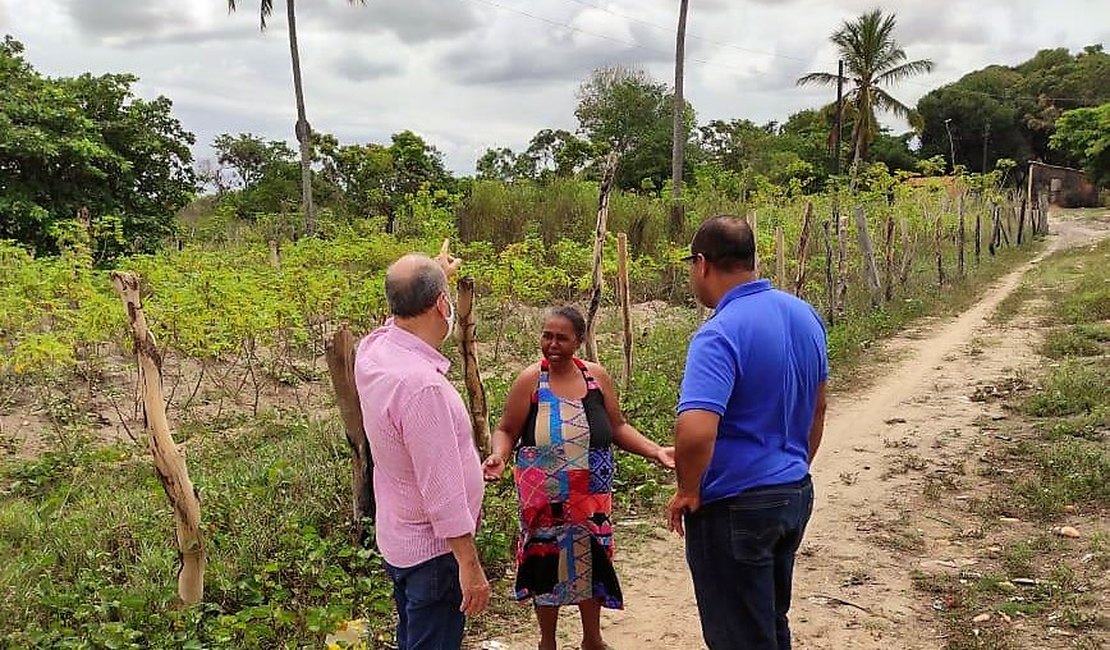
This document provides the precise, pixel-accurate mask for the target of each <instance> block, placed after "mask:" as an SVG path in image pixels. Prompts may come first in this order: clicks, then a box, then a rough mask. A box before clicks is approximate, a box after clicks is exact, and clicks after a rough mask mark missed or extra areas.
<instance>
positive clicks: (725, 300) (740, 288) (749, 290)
mask: <svg viewBox="0 0 1110 650" xmlns="http://www.w3.org/2000/svg"><path fill="white" fill-rule="evenodd" d="M770 290H771V281H770V280H767V279H765V278H761V279H758V280H752V281H750V282H745V283H743V284H738V285H736V286H735V287H733V288H731V289H729V290H728V293H726V294H725V295H724V296H723V297H722V298H721V301H720V302H718V303H717V309H716V310H715V311H714V312H713V313H714V315H716V314H719V313H721V310H722V309H724V308H725V305H727V304H729V303H730V302H732V301H733V300H737V299H739V298H743V297H744V296H751V295H754V294H757V293H762V292H764V291H770Z"/></svg>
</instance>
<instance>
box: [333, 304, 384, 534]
mask: <svg viewBox="0 0 1110 650" xmlns="http://www.w3.org/2000/svg"><path fill="white" fill-rule="evenodd" d="M324 357H325V358H326V359H327V362H328V374H329V375H331V385H332V388H333V389H334V390H335V403H336V405H337V406H338V407H339V415H340V417H341V418H342V420H343V431H344V433H346V434H347V446H348V447H350V449H351V506H352V507H351V515H352V518H353V520H354V522H353V523H354V526H353V528H352V530H351V535H352V538H353V541H354V542H355V543H356V544H358V545H359V546H366V545H367V542H371V543H372V542H373V540H372V537H371V535H370V532H371V528H372V527H373V525H374V521H375V518H376V516H377V504H376V503H375V502H374V459H373V457H372V456H371V455H370V443H369V441H368V440H367V439H366V430H365V429H364V428H363V426H362V422H363V420H362V406H361V403H360V402H359V399H358V390H357V389H356V388H355V337H354V336H353V335H352V334H351V328H350V327H349V326H348V325H347V323H342V324H340V326H339V329H338V330H336V332H335V334H334V335H332V337H331V340H330V341H328V342H327V346H326V347H325V349H324ZM367 524H368V525H367Z"/></svg>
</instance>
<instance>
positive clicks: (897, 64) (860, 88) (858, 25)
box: [798, 9, 933, 165]
mask: <svg viewBox="0 0 1110 650" xmlns="http://www.w3.org/2000/svg"><path fill="white" fill-rule="evenodd" d="M895 23H896V20H895V16H894V14H884V13H883V12H882V10H881V9H876V10H874V11H871V12H869V13H866V14H863V15H862V16H860V17H859V18H857V19H855V20H854V21H844V23H843V24H842V25H841V26H840V29H838V30H837V31H836V32H834V33H833V35H832V36H831V37H830V38H829V40H830V41H832V42H833V44H834V45H836V47H837V50H839V52H840V57H841V59H842V60H843V61H844V64H845V71H846V75H845V76H846V77H847V80H848V81H850V82H851V83H852V85H853V86H854V87H853V88H852V89H851V90H850V91H849V93H848V95H847V97H846V100H847V101H848V102H849V103H850V104H851V110H852V112H853V113H854V114H855V116H856V120H855V125H854V126H853V127H852V149H853V155H852V161H853V165H856V164H858V163H859V162H860V161H862V160H863V159H864V158H865V157H866V156H867V149H868V147H869V146H870V145H871V141H872V140H873V139H874V138H875V136H876V135H877V134H878V132H879V123H878V120H877V119H876V118H875V111H876V109H878V110H881V111H886V112H888V113H893V114H894V115H897V116H898V117H902V118H905V119H906V120H907V121H908V122H910V124H911V125H914V126H916V125H917V124H918V123H919V121H920V120H919V118H918V116H917V113H916V112H915V111H914V110H913V109H912V108H910V107H909V106H906V105H905V104H903V103H902V102H900V101H898V100H897V99H895V98H894V97H892V96H891V95H890V94H889V93H888V92H887V91H886V90H884V89H883V88H882V87H883V86H888V87H889V86H891V85H893V84H895V83H897V82H899V81H902V80H903V79H906V78H908V77H913V76H915V75H919V74H924V73H926V72H931V71H932V69H933V62H932V61H931V60H929V59H919V60H917V61H907V60H906V52H905V50H903V49H902V48H901V47H899V46H898V42H897V41H895V40H894V26H895ZM837 81H838V78H837V75H835V74H829V73H827V72H811V73H809V74H807V75H805V76H804V77H802V78H800V79H798V85H799V86H805V85H810V84H814V85H824V86H836V84H837Z"/></svg>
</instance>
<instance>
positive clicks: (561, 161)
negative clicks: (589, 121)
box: [522, 129, 594, 182]
mask: <svg viewBox="0 0 1110 650" xmlns="http://www.w3.org/2000/svg"><path fill="white" fill-rule="evenodd" d="M593 157H594V149H593V146H591V145H590V143H589V142H587V141H586V140H583V139H582V138H579V137H578V136H576V135H574V134H573V133H571V132H570V131H566V130H563V129H541V130H539V131H538V132H536V135H534V136H532V140H531V141H530V142H529V143H528V149H527V150H525V152H524V154H523V156H522V158H523V160H522V163H523V164H524V165H525V166H526V168H527V170H528V173H529V174H530V176H531V177H532V178H535V179H537V180H539V181H544V182H546V181H548V180H550V179H551V178H570V177H572V176H574V175H575V174H577V173H578V172H580V171H582V169H583V168H585V167H586V165H587V164H589V162H590V159H591V158H593Z"/></svg>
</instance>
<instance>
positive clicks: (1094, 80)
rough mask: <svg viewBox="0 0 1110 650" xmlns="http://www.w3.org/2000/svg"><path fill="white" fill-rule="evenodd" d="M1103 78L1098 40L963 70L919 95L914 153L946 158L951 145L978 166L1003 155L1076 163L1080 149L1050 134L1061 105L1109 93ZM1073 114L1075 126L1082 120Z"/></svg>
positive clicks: (1106, 70)
mask: <svg viewBox="0 0 1110 650" xmlns="http://www.w3.org/2000/svg"><path fill="white" fill-rule="evenodd" d="M1107 78H1110V54H1107V53H1106V52H1104V51H1103V49H1102V45H1090V46H1088V47H1086V48H1084V49H1083V50H1082V51H1081V52H1078V53H1076V54H1072V53H1070V52H1068V50H1067V49H1066V48H1058V49H1046V50H1041V51H1039V52H1037V53H1036V55H1034V56H1033V57H1032V58H1031V59H1029V60H1028V61H1026V62H1024V63H1021V64H1019V65H1016V66H1013V67H1010V66H1002V65H990V66H987V67H986V68H983V69H982V70H976V71H975V72H971V73H968V74H966V75H964V76H963V77H962V78H960V80H959V81H956V82H955V83H951V84H948V85H946V86H943V87H941V88H938V89H936V90H934V91H932V92H930V93H928V94H927V95H925V96H924V97H922V98H921V99H920V100H919V101H918V103H917V110H918V112H919V113H920V114H921V118H922V121H923V124H922V130H921V152H920V155H921V157H922V158H928V157H930V156H943V157H944V158H945V159H948V158H949V157H950V156H951V155H952V149H955V156H956V164H957V165H961V166H962V167H963V168H965V169H970V170H978V171H982V170H983V169H984V168H986V169H990V168H992V167H994V165H995V162H996V161H997V160H999V159H1002V158H1010V159H1013V160H1017V161H1024V160H1043V161H1046V162H1050V163H1055V164H1063V165H1070V166H1080V165H1081V164H1082V161H1083V160H1085V157H1084V156H1082V155H1078V154H1079V151H1078V150H1076V149H1073V148H1072V145H1070V144H1069V145H1067V146H1066V147H1063V148H1062V149H1060V150H1057V149H1054V148H1052V147H1050V145H1049V140H1050V137H1051V136H1052V135H1053V132H1054V130H1055V127H1056V124H1057V121H1058V119H1059V118H1060V116H1061V113H1065V111H1070V110H1072V109H1078V108H1084V107H1093V106H1099V105H1100V104H1105V103H1106V102H1107V101H1108V100H1110V97H1108V96H1107V85H1106V79H1107ZM1065 114H1066V113H1065ZM945 120H951V121H950V122H948V123H947V124H946V122H945ZM1073 120H1074V121H1075V122H1077V124H1076V126H1079V124H1078V122H1082V123H1086V122H1087V120H1086V119H1083V118H1081V119H1078V120H1077V119H1075V118H1071V119H1069V121H1073ZM1104 131H1105V129H1104ZM949 134H951V140H949ZM1083 140H1084V142H1085V141H1086V139H1085V138H1083ZM1061 144H1063V143H1062V142H1061ZM1097 178H1098V177H1097V176H1094V177H1092V179H1097Z"/></svg>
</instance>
